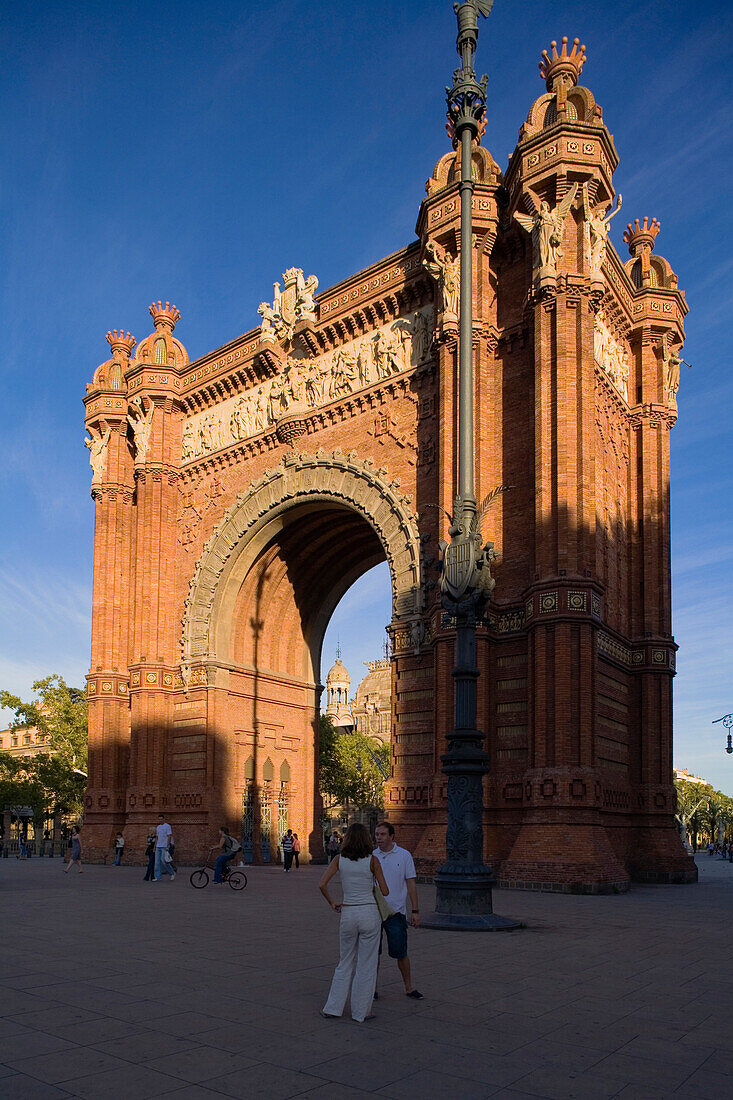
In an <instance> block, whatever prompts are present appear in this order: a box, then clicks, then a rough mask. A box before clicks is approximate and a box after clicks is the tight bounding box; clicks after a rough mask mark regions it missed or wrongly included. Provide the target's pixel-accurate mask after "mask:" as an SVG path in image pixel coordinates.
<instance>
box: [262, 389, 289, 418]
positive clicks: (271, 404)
mask: <svg viewBox="0 0 733 1100" xmlns="http://www.w3.org/2000/svg"><path fill="white" fill-rule="evenodd" d="M284 396H285V387H284V384H283V380H282V378H278V377H276V378H273V380H272V384H271V386H270V394H269V397H268V399H267V417H268V420H269V422H270V423H271V424H274V423H275V421H276V420H277V419H278V417H280V416H282V414H283V413H284V412H285V410H286V408H287V403H286V401H285V399H284Z"/></svg>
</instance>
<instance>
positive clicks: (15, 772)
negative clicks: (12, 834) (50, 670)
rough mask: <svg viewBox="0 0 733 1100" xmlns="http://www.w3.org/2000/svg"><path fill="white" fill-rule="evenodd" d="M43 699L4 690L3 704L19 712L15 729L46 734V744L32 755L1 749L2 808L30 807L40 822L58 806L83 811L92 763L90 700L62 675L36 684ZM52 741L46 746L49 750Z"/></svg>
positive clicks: (1, 692)
mask: <svg viewBox="0 0 733 1100" xmlns="http://www.w3.org/2000/svg"><path fill="white" fill-rule="evenodd" d="M33 689H34V691H36V692H37V693H38V699H37V700H36V701H34V702H32V703H26V702H24V701H23V700H22V699H20V698H19V697H18V696H17V695H11V693H10V692H9V691H0V705H1V706H3V707H7V708H8V709H10V710H12V711H14V712H15V719H14V721H13V723H12V725H11V729H18V730H22V729H32V728H35V729H37V730H38V732H39V733H40V734H42V735H44V736H45V738H46V741H45V743H44V749H42V750H40V751H39V752H36V753H35V754H34V755H32V756H31V755H29V756H12V755H11V754H10V753H6V752H0V807H1V806H5V805H11V806H20V805H22V806H31V807H32V808H33V816H34V819H35V821H36V823H37V824H40V822H41V821H42V820H43V818H44V817H45V816H46V814H52V813H53V812H54V811H55V810H63V811H67V810H71V811H74V812H76V813H79V814H80V813H81V810H82V801H83V795H84V787H85V784H86V767H87V701H86V696H85V694H84V692H83V691H81V690H80V689H79V688H74V687H69V686H68V685H67V683H66V681H65V680H64V678H63V677H62V676H57V675H53V676H47V677H46V678H45V679H44V680H37V681H36V682H35V683H34V685H33ZM46 746H47V749H46Z"/></svg>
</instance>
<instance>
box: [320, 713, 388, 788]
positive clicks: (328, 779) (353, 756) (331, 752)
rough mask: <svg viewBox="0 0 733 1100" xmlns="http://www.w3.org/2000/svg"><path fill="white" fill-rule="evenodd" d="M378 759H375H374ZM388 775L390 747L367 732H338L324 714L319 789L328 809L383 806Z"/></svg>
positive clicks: (321, 732)
mask: <svg viewBox="0 0 733 1100" xmlns="http://www.w3.org/2000/svg"><path fill="white" fill-rule="evenodd" d="M375 758H376V759H375ZM376 761H378V762H379V764H380V765H381V767H382V770H383V771H384V772H385V773H386V774H387V775H389V747H388V746H387V745H383V744H382V743H381V742H380V741H377V739H376V738H374V737H368V736H367V735H366V734H364V733H357V732H354V733H342V734H340V733H338V731H337V730H336V728H335V727H334V725H333V722H332V721H331V719H330V718H328V717H327V716H326V715H325V714H324V715H321V727H320V749H319V764H320V789H321V794H322V795H323V799H324V802H325V804H326V807H327V808H332V807H334V806H338V805H341V806H355V807H357V808H358V809H360V810H364V809H368V808H370V807H372V806H376V807H377V808H379V809H382V808H383V807H384V775H383V774H382V772H381V771H380V768H379V766H378V764H377V762H376Z"/></svg>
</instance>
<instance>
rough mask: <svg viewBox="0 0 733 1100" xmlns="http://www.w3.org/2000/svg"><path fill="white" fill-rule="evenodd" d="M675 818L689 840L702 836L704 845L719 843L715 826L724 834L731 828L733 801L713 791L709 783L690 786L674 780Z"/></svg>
mask: <svg viewBox="0 0 733 1100" xmlns="http://www.w3.org/2000/svg"><path fill="white" fill-rule="evenodd" d="M674 785H675V787H676V789H677V817H678V818H679V820H680V821H684V823H685V826H686V828H687V831H688V833H689V834H690V836H692V835H693V834H694V835H695V836H702V837H703V838H704V839H705V842H707V841H708V840H712V841H713V843H715V841H716V840H717V839H718V825H722V826H723V828H724V829H725V830H726V831H727V830H728V827H729V826H730V825H731V824H733V798H731V797H729V796H728V795H726V794H723V793H722V792H721V791H716V790H715V789H714V788H713V787H711V786H710V784H709V783H691V782H690V781H689V780H684V779H675V781H674Z"/></svg>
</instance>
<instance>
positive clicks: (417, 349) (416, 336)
mask: <svg viewBox="0 0 733 1100" xmlns="http://www.w3.org/2000/svg"><path fill="white" fill-rule="evenodd" d="M429 346H430V344H429V335H428V319H427V317H426V316H425V314H424V313H420V311H419V310H418V312H417V313H416V314H415V316H414V317H413V319H412V361H413V363H414V364H415V366H419V365H420V363H422V362H424V360H425V359H426V358H427V354H428V350H429Z"/></svg>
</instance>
